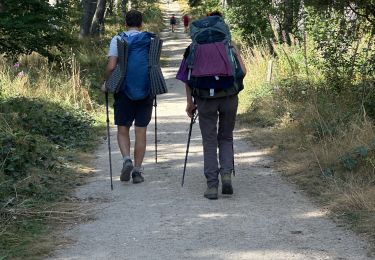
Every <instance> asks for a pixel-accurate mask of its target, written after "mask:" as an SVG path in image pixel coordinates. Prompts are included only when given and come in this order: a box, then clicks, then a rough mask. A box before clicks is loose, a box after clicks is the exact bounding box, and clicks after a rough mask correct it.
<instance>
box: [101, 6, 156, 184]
mask: <svg viewBox="0 0 375 260" xmlns="http://www.w3.org/2000/svg"><path fill="white" fill-rule="evenodd" d="M142 24H143V18H142V13H141V12H139V11H136V10H131V11H129V12H127V13H126V15H125V25H126V32H122V33H120V34H118V35H116V36H114V37H113V38H112V40H111V43H110V47H109V52H108V64H107V67H106V78H107V79H108V78H109V77H110V76H111V74H112V72H113V71H114V70H115V68H116V65H117V63H118V62H119V61H118V56H119V54H118V48H117V42H118V40H123V41H126V43H127V69H126V76H125V78H124V81H123V82H122V85H121V86H120V89H119V90H118V92H116V93H115V94H114V104H113V107H114V116H115V124H116V125H117V141H118V145H119V147H120V151H121V154H122V156H123V167H122V170H121V175H120V180H121V181H129V180H130V175H131V177H132V179H133V183H141V182H143V181H144V177H143V176H142V173H143V168H142V162H143V158H144V155H145V152H146V131H147V126H148V124H149V123H150V120H151V116H152V107H153V99H154V97H153V96H151V95H150V80H149V49H150V43H151V39H152V37H154V35H153V34H152V33H149V32H142V31H141V28H142ZM133 122H134V125H135V144H134V164H133V160H132V159H131V154H130V137H129V131H130V127H131V126H132V125H133Z"/></svg>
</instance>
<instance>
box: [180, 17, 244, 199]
mask: <svg viewBox="0 0 375 260" xmlns="http://www.w3.org/2000/svg"><path fill="white" fill-rule="evenodd" d="M221 16H222V15H221V13H219V12H214V13H211V14H210V15H209V16H208V17H206V18H202V19H201V20H197V21H194V22H193V23H192V24H191V25H190V33H191V38H192V44H191V45H190V46H189V47H188V48H187V49H186V51H185V54H184V58H183V60H182V62H181V66H180V69H179V71H178V73H177V76H176V78H177V79H179V80H181V81H183V82H185V85H186V97H187V105H186V112H187V114H188V116H189V117H192V116H193V115H194V112H195V109H196V108H197V109H198V114H199V126H200V130H201V134H202V142H203V153H204V154H203V156H204V174H205V176H206V179H207V190H206V191H205V192H204V196H205V197H206V198H208V199H217V198H218V186H219V179H218V176H219V174H220V175H221V183H222V193H223V194H233V187H232V181H231V175H232V172H233V173H234V151H233V129H234V125H235V121H236V112H237V106H238V97H237V94H238V93H239V92H240V91H241V90H242V89H243V78H244V76H245V73H246V69H245V66H244V64H243V61H242V59H241V57H240V55H239V52H238V50H237V48H236V46H235V45H234V44H233V42H232V41H231V35H230V32H229V28H228V26H227V25H226V24H225V23H224V20H223V18H222V17H221ZM217 126H218V127H217ZM218 148H219V163H220V164H219V163H218V154H217V149H218Z"/></svg>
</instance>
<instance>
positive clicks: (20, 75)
mask: <svg viewBox="0 0 375 260" xmlns="http://www.w3.org/2000/svg"><path fill="white" fill-rule="evenodd" d="M24 76H25V72H23V70H22V71H20V72H18V74H17V77H19V78H23V77H24Z"/></svg>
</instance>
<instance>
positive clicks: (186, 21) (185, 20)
mask: <svg viewBox="0 0 375 260" xmlns="http://www.w3.org/2000/svg"><path fill="white" fill-rule="evenodd" d="M182 20H183V22H184V32H185V33H187V31H188V28H189V21H190V18H189V16H188V15H187V14H185V15H184V16H182Z"/></svg>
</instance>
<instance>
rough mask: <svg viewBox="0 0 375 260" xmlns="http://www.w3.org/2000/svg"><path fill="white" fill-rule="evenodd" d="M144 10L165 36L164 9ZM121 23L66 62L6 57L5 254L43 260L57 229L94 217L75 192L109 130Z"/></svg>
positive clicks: (2, 121) (78, 46)
mask: <svg viewBox="0 0 375 260" xmlns="http://www.w3.org/2000/svg"><path fill="white" fill-rule="evenodd" d="M142 10H143V11H144V14H145V16H144V17H145V21H146V24H145V29H146V30H149V31H153V32H156V33H158V32H159V31H160V28H161V27H160V26H161V24H162V23H161V21H162V13H161V11H160V9H159V8H158V6H157V5H156V4H147V5H145V6H144V7H142ZM120 20H121V19H119V18H118V17H117V18H116V17H113V18H111V19H109V20H108V21H107V23H106V34H105V35H102V36H101V38H100V39H85V40H80V41H77V42H76V43H75V45H74V46H72V51H71V53H70V55H68V56H66V57H61V59H60V61H59V63H53V62H48V60H47V59H45V58H44V57H42V56H40V55H39V54H37V53H32V54H31V55H24V56H21V57H19V59H18V61H17V62H11V61H9V60H7V59H6V58H4V57H0V87H1V89H0V259H26V258H27V259H39V258H42V257H44V256H46V255H48V254H50V252H51V250H53V249H54V248H55V247H56V246H58V245H60V244H61V243H64V241H61V239H60V238H59V237H58V232H57V231H59V230H60V229H62V228H63V227H64V226H65V225H66V224H76V223H78V222H80V221H85V220H89V219H91V218H92V212H91V209H90V207H89V204H88V206H87V207H86V206H82V203H79V202H81V201H77V199H75V198H74V197H72V195H71V193H72V191H73V190H74V188H75V187H77V186H81V185H83V184H84V183H85V180H86V179H87V177H88V176H90V175H91V174H92V172H93V171H94V169H92V167H91V165H92V162H93V160H94V156H93V154H94V151H95V149H96V147H97V145H98V143H99V141H100V138H101V137H102V136H104V134H105V108H104V97H103V96H104V95H103V94H102V93H101V92H100V91H99V89H100V86H101V83H102V82H103V74H104V69H105V65H106V62H107V59H106V53H107V49H108V45H109V41H110V39H111V37H113V36H114V35H116V34H117V33H118V32H119V31H123V30H124V29H125V28H124V26H123V25H122V24H119V23H118V22H119V21H120Z"/></svg>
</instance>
